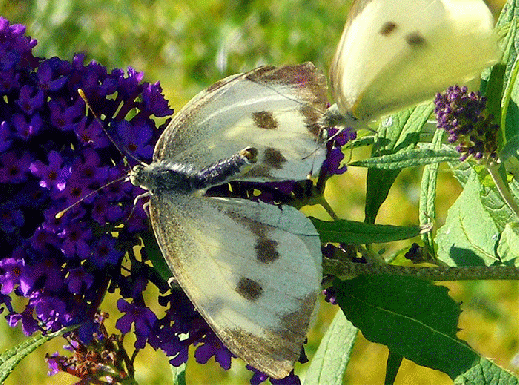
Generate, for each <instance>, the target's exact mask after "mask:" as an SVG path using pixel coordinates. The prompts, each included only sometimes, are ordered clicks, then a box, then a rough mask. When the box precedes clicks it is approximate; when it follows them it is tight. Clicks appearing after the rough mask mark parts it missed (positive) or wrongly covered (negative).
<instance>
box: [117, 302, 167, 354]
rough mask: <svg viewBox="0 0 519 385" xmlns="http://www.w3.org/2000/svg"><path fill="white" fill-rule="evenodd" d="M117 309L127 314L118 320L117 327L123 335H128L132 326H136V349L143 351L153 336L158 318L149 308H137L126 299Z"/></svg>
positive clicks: (119, 303) (118, 303)
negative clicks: (149, 338)
mask: <svg viewBox="0 0 519 385" xmlns="http://www.w3.org/2000/svg"><path fill="white" fill-rule="evenodd" d="M117 309H119V311H120V312H121V313H126V314H125V315H123V316H122V317H121V318H119V319H118V320H117V323H116V324H115V327H116V328H117V329H119V330H120V331H121V333H124V334H127V333H129V332H130V328H131V325H132V324H133V325H134V332H135V335H136V336H137V341H135V348H136V349H142V348H144V346H145V345H146V340H147V339H148V337H149V336H150V335H151V333H152V331H153V327H154V325H155V322H156V321H157V316H156V315H155V314H154V313H153V312H152V311H151V310H150V309H148V308H147V307H141V306H137V305H135V304H131V303H129V302H127V301H126V300H124V299H122V298H121V299H119V300H118V301H117Z"/></svg>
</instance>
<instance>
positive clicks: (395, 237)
mask: <svg viewBox="0 0 519 385" xmlns="http://www.w3.org/2000/svg"><path fill="white" fill-rule="evenodd" d="M310 220H311V221H312V223H313V225H314V226H315V228H316V230H317V232H318V233H319V236H320V238H321V242H323V243H327V242H333V243H346V244H349V245H361V244H366V243H368V244H369V243H385V242H393V241H400V240H402V239H408V238H413V237H416V236H418V235H420V233H421V232H422V228H421V227H420V226H391V225H372V224H368V223H363V222H357V221H346V220H337V221H322V220H320V219H317V218H312V217H310Z"/></svg>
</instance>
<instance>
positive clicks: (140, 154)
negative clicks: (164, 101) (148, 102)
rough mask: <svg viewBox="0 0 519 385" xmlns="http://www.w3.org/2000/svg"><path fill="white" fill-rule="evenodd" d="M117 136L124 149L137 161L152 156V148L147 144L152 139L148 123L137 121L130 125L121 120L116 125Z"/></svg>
mask: <svg viewBox="0 0 519 385" xmlns="http://www.w3.org/2000/svg"><path fill="white" fill-rule="evenodd" d="M116 128H117V135H118V137H119V139H120V140H121V143H122V145H123V146H124V148H125V149H126V150H127V151H129V152H130V153H131V154H132V156H134V157H135V158H137V159H142V158H150V157H151V155H153V146H152V145H151V144H149V141H150V140H151V138H152V129H151V127H150V125H149V124H148V121H145V120H139V121H138V122H137V121H136V122H135V123H132V124H130V122H128V121H126V120H122V121H121V122H118V123H117V124H116Z"/></svg>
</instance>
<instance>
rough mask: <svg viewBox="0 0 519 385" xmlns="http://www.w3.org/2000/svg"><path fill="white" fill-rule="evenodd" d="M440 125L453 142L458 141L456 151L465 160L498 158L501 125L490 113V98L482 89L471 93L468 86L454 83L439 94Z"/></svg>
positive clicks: (438, 117)
mask: <svg viewBox="0 0 519 385" xmlns="http://www.w3.org/2000/svg"><path fill="white" fill-rule="evenodd" d="M434 103H435V105H436V107H435V113H436V116H437V120H438V124H437V127H438V128H440V129H444V130H445V131H447V133H448V134H449V137H448V140H449V143H456V144H457V145H456V150H457V151H458V152H459V153H460V154H461V155H460V160H462V161H464V160H466V159H467V158H468V157H469V156H472V157H473V158H474V159H477V160H479V159H483V158H485V159H494V158H496V157H497V134H498V129H499V127H498V126H497V125H496V124H494V123H493V121H492V119H493V117H492V116H491V115H489V114H486V111H485V107H486V98H485V97H482V96H481V93H480V92H470V93H469V92H468V90H467V87H459V86H452V87H449V89H448V90H447V91H446V92H445V93H442V94H438V95H436V98H435V100H434Z"/></svg>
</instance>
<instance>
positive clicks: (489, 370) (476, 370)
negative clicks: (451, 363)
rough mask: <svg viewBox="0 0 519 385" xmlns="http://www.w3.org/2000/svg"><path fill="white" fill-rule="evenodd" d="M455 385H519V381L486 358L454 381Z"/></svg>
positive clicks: (481, 359)
mask: <svg viewBox="0 0 519 385" xmlns="http://www.w3.org/2000/svg"><path fill="white" fill-rule="evenodd" d="M454 384H455V385H482V384H484V385H518V384H519V379H518V378H517V377H515V376H514V375H513V374H512V373H509V372H507V371H506V370H504V369H502V368H500V367H499V366H497V365H496V364H494V363H493V362H491V361H489V360H487V359H486V358H480V360H479V361H478V362H475V363H474V365H472V367H471V368H470V369H468V370H467V371H466V372H465V373H462V374H460V375H459V376H458V377H456V378H455V379H454Z"/></svg>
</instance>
